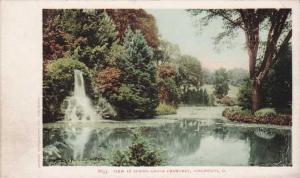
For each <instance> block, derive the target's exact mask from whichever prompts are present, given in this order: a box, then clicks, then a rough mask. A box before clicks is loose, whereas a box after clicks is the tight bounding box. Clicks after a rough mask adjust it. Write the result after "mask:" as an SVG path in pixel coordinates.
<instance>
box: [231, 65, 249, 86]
mask: <svg viewBox="0 0 300 178" xmlns="http://www.w3.org/2000/svg"><path fill="white" fill-rule="evenodd" d="M227 74H228V78H229V84H230V85H233V86H240V85H241V84H242V83H243V80H244V79H245V78H249V75H248V71H247V70H245V69H242V68H233V69H230V70H228V71H227Z"/></svg>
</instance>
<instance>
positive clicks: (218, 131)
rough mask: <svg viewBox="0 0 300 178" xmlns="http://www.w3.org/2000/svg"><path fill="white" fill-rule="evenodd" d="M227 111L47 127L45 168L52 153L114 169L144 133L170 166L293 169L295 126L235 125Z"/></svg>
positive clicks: (204, 110) (201, 110)
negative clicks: (116, 157) (114, 158)
mask: <svg viewBox="0 0 300 178" xmlns="http://www.w3.org/2000/svg"><path fill="white" fill-rule="evenodd" d="M221 110H222V108H214V109H212V110H211V109H209V108H201V107H186V108H180V109H179V110H178V114H177V115H172V116H164V117H160V118H156V119H152V120H147V121H146V120H138V121H137V120H135V121H126V122H99V123H90V124H69V123H56V124H49V125H45V127H44V129H43V145H44V165H49V163H48V162H47V161H48V158H49V153H50V154H51V155H52V158H53V155H54V156H55V155H56V157H58V158H59V159H60V160H66V161H68V160H75V161H78V163H77V164H76V165H89V164H91V165H99V166H101V165H109V164H110V163H109V162H107V161H105V160H107V159H109V157H110V155H112V153H114V152H115V151H117V150H125V149H127V148H128V146H129V145H130V143H131V137H132V133H133V132H136V131H138V132H140V133H141V135H142V136H143V137H145V139H146V140H147V141H149V142H150V143H151V144H152V145H153V146H154V147H155V148H156V149H157V150H159V152H160V153H161V155H162V156H163V158H164V160H165V163H164V165H167V166H250V165H251V166H252V165H254V166H291V131H290V129H289V128H286V127H272V126H263V125H251V124H240V123H233V122H231V121H227V120H226V119H224V118H222V117H221V116H220V114H219V111H221ZM212 113H218V114H212ZM52 158H51V159H52ZM84 160H85V161H87V162H84ZM89 160H93V163H91V162H89ZM81 163H82V164H81Z"/></svg>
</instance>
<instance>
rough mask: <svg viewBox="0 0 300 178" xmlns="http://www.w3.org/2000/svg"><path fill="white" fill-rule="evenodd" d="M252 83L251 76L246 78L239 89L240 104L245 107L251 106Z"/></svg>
mask: <svg viewBox="0 0 300 178" xmlns="http://www.w3.org/2000/svg"><path fill="white" fill-rule="evenodd" d="M251 103H252V102H251V83H250V80H249V78H247V79H245V80H244V81H243V83H242V85H241V87H240V89H239V93H238V105H239V106H241V107H242V108H244V109H250V108H251Z"/></svg>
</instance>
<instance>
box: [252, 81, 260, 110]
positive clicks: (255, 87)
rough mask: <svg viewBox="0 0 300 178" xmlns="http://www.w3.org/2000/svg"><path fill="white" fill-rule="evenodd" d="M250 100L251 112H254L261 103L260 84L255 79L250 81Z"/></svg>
mask: <svg viewBox="0 0 300 178" xmlns="http://www.w3.org/2000/svg"><path fill="white" fill-rule="evenodd" d="M251 97H252V98H251V100H252V107H251V109H252V112H253V113H254V112H255V111H257V110H258V109H260V105H261V84H258V82H257V81H253V82H252V93H251Z"/></svg>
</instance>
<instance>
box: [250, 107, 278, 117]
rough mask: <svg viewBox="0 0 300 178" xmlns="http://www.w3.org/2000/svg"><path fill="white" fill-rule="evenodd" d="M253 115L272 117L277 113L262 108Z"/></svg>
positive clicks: (271, 109)
mask: <svg viewBox="0 0 300 178" xmlns="http://www.w3.org/2000/svg"><path fill="white" fill-rule="evenodd" d="M254 115H255V116H256V117H272V116H276V115H277V113H276V111H275V110H274V109H273V108H262V109H260V110H257V111H256V112H255V113H254Z"/></svg>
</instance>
